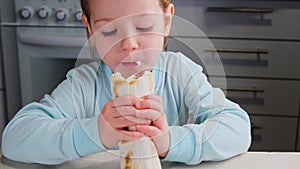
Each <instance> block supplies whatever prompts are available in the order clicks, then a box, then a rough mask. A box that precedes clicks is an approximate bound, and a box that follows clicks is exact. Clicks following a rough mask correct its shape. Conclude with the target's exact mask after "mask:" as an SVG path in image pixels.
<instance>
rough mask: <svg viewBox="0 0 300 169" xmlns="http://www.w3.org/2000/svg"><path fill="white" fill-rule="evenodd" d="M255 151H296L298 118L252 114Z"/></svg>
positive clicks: (252, 147)
mask: <svg viewBox="0 0 300 169" xmlns="http://www.w3.org/2000/svg"><path fill="white" fill-rule="evenodd" d="M250 119H251V123H252V127H251V132H252V144H251V147H250V150H253V151H295V143H296V132H297V118H283V117H262V116H259V117H258V116H250Z"/></svg>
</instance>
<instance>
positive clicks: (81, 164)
mask: <svg viewBox="0 0 300 169" xmlns="http://www.w3.org/2000/svg"><path fill="white" fill-rule="evenodd" d="M0 157H1V154H0ZM119 163H120V162H119V157H118V151H111V152H108V153H99V154H94V155H90V156H87V157H84V158H81V159H78V160H74V161H70V162H67V163H64V164H61V165H55V166H46V165H39V164H24V163H18V162H14V161H11V160H8V159H6V158H5V157H1V163H0V169H16V168H18V169H45V168H51V169H102V168H103V169H120V166H119ZM162 167H163V169H184V168H186V169H300V153H277V152H274V153H268V152H247V153H245V154H242V155H239V156H236V157H233V158H231V159H228V160H225V161H222V162H204V163H201V164H199V165H195V166H187V165H184V164H180V163H169V162H164V163H162Z"/></svg>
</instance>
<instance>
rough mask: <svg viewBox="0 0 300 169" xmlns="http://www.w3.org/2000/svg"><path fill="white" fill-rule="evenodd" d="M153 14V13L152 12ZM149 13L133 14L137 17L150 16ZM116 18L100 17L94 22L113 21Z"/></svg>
mask: <svg viewBox="0 0 300 169" xmlns="http://www.w3.org/2000/svg"><path fill="white" fill-rule="evenodd" d="M150 14H152V13H150ZM148 15H149V13H140V14H133V16H135V17H144V16H148ZM113 20H115V19H114V18H100V19H97V20H95V21H94V24H96V23H97V22H102V21H105V22H110V21H113Z"/></svg>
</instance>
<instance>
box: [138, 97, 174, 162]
mask: <svg viewBox="0 0 300 169" xmlns="http://www.w3.org/2000/svg"><path fill="white" fill-rule="evenodd" d="M136 108H137V109H138V110H139V111H138V113H137V114H136V117H138V118H142V119H150V120H151V121H152V124H151V125H137V126H136V130H137V131H140V132H143V133H144V134H145V135H147V136H149V137H151V138H152V140H153V142H154V144H155V145H156V148H157V151H158V155H159V156H160V157H165V156H166V155H167V153H168V150H169V146H170V136H169V135H170V134H169V127H168V121H167V118H166V115H165V113H164V107H163V101H162V99H161V98H160V97H159V96H157V95H150V96H145V97H142V98H141V99H140V100H139V101H137V102H136Z"/></svg>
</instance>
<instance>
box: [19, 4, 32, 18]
mask: <svg viewBox="0 0 300 169" xmlns="http://www.w3.org/2000/svg"><path fill="white" fill-rule="evenodd" d="M19 14H20V16H21V18H22V19H30V18H31V17H32V16H33V14H34V12H33V9H32V7H30V6H24V7H23V8H22V9H20V11H19Z"/></svg>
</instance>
